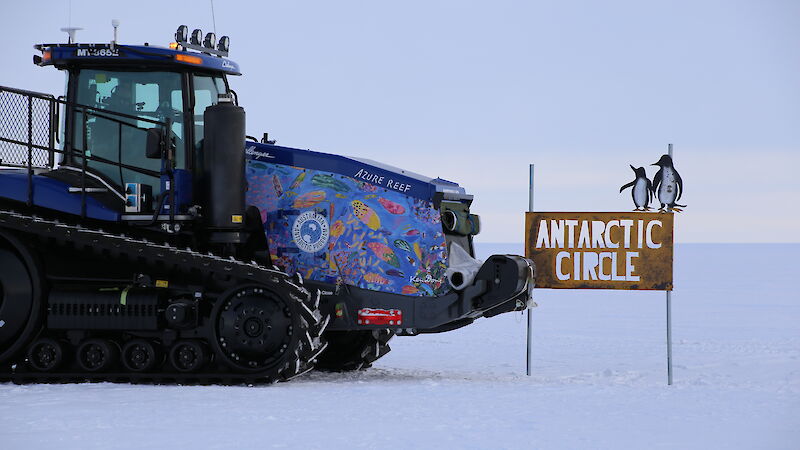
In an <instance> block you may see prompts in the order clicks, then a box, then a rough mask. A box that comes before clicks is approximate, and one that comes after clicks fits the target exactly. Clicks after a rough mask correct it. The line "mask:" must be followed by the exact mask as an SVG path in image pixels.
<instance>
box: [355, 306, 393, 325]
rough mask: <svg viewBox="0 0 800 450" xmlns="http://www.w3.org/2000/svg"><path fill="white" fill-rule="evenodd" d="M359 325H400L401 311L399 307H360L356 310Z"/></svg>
mask: <svg viewBox="0 0 800 450" xmlns="http://www.w3.org/2000/svg"><path fill="white" fill-rule="evenodd" d="M358 324H359V325H402V324H403V311H400V310H399V309H373V308H361V309H359V310H358Z"/></svg>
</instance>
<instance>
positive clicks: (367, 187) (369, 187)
mask: <svg viewBox="0 0 800 450" xmlns="http://www.w3.org/2000/svg"><path fill="white" fill-rule="evenodd" d="M358 188H359V189H361V190H362V191H364V192H377V191H378V186H375V185H374V184H370V183H367V182H366V181H359V182H358Z"/></svg>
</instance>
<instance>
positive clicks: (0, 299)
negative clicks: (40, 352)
mask: <svg viewBox="0 0 800 450" xmlns="http://www.w3.org/2000/svg"><path fill="white" fill-rule="evenodd" d="M41 287H42V281H41V277H40V276H39V271H38V268H37V264H36V263H35V260H34V257H33V254H32V252H31V251H30V250H29V249H28V248H27V247H26V246H25V245H24V244H23V243H22V241H20V240H18V239H17V238H16V237H14V236H12V235H9V234H6V233H3V232H0V363H4V362H6V361H8V360H10V359H11V358H13V357H14V356H16V355H18V354H19V353H21V352H23V351H24V349H25V348H26V347H28V345H29V344H30V342H31V341H30V340H31V339H32V338H33V336H34V334H35V333H36V332H37V331H38V330H39V328H40V327H41V323H40V316H41V309H42V307H41V296H42V292H41Z"/></svg>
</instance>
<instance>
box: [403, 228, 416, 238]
mask: <svg viewBox="0 0 800 450" xmlns="http://www.w3.org/2000/svg"><path fill="white" fill-rule="evenodd" d="M403 236H405V237H412V236H419V230H418V229H416V228H412V229H410V230H408V231H406V232H404V233H403Z"/></svg>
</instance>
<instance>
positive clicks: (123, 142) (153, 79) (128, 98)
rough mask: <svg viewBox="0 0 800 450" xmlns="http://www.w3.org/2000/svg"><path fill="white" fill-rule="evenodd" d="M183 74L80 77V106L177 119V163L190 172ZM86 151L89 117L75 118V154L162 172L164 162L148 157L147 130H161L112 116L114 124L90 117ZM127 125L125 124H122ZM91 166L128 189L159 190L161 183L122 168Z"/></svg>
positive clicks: (97, 72) (104, 72)
mask: <svg viewBox="0 0 800 450" xmlns="http://www.w3.org/2000/svg"><path fill="white" fill-rule="evenodd" d="M181 86H182V83H181V74H180V73H178V72H135V71H130V72H121V71H113V70H90V69H85V70H81V71H80V73H79V75H78V82H77V90H76V96H75V101H76V103H78V104H79V105H86V106H90V107H92V108H96V109H100V110H106V111H112V112H118V113H124V114H128V115H131V116H136V117H140V118H143V119H149V120H155V121H160V122H165V121H166V120H167V119H168V118H169V119H172V132H173V133H174V134H173V135H174V137H175V138H176V139H175V141H176V152H175V160H176V165H177V168H185V166H186V162H185V156H184V154H185V148H184V131H183V130H184V128H183V90H182V87H181ZM87 116H88V119H87V121H86V130H85V134H86V141H87V142H86V145H85V146H84V142H83V138H84V128H83V113H82V112H81V111H80V110H78V111H76V113H75V122H74V123H75V136H74V142H75V148H76V149H79V150H86V151H88V152H89V153H90V155H91V156H93V157H100V158H103V159H106V160H109V161H112V162H119V163H123V164H127V165H130V166H134V167H139V168H143V169H149V170H152V171H157V172H158V171H160V169H161V161H160V160H159V159H148V158H146V157H145V146H146V136H147V133H146V131H145V130H146V129H148V128H153V127H155V126H156V124H153V123H151V122H147V121H144V120H135V119H128V118H121V117H118V116H112V117H113V119H114V120H111V119H108V118H104V117H96V116H94V115H91V114H88V115H87ZM117 121H119V122H123V123H124V124H120V123H119V122H117ZM88 165H89V166H90V167H92V168H94V169H95V170H97V171H99V172H100V173H101V174H103V175H104V176H105V177H107V178H108V179H110V180H111V181H113V182H114V183H117V184H118V185H119V186H124V185H125V183H144V184H149V185H151V186H152V187H153V193H154V194H155V193H157V192H158V190H159V187H160V186H159V184H160V183H159V181H158V179H157V178H155V177H151V176H148V175H146V174H142V173H139V172H136V171H133V170H129V169H121V168H120V167H117V166H116V165H112V164H108V163H104V162H100V161H97V160H89V162H88Z"/></svg>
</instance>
